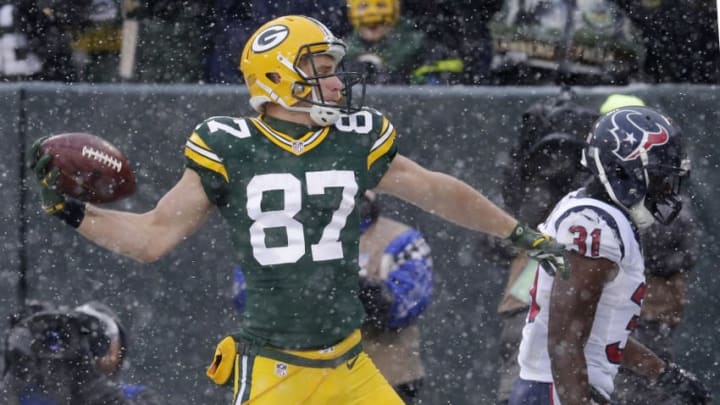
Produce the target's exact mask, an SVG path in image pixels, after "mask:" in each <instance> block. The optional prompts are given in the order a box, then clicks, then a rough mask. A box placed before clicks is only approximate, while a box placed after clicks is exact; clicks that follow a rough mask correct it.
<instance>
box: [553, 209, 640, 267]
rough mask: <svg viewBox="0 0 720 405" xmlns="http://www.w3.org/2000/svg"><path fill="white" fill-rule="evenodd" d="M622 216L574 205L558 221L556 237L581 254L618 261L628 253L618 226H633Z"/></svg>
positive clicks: (592, 257)
mask: <svg viewBox="0 0 720 405" xmlns="http://www.w3.org/2000/svg"><path fill="white" fill-rule="evenodd" d="M623 220H624V218H621V219H617V218H615V217H613V216H612V215H611V214H610V213H608V212H606V211H604V210H603V209H601V208H598V207H593V206H583V207H575V208H573V209H571V210H569V211H567V212H565V214H564V215H562V216H560V217H559V218H558V220H557V221H556V224H555V226H556V230H557V235H556V239H557V240H558V241H559V242H560V243H564V244H566V245H568V246H570V249H571V250H573V251H575V252H577V253H578V254H580V255H582V256H585V257H588V258H591V259H598V258H604V259H607V260H610V261H612V262H614V263H619V262H620V261H621V260H622V259H623V257H624V256H625V244H624V243H623V240H622V233H621V232H620V229H619V226H623V225H626V226H630V225H629V224H628V223H626V222H627V221H626V220H624V222H623Z"/></svg>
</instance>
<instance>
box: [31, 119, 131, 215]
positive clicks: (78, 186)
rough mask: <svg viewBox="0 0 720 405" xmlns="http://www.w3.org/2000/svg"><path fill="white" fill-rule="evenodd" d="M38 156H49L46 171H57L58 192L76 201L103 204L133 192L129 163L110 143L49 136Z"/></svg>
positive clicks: (72, 135)
mask: <svg viewBox="0 0 720 405" xmlns="http://www.w3.org/2000/svg"><path fill="white" fill-rule="evenodd" d="M39 153H40V155H41V156H42V155H45V154H47V155H50V156H51V157H52V159H51V160H50V163H49V164H48V168H47V169H48V171H50V170H52V169H53V168H55V167H57V168H58V169H59V170H60V177H59V178H58V188H59V189H60V192H62V193H63V194H66V195H68V196H70V197H73V198H77V199H78V200H81V201H85V202H89V203H95V204H102V203H109V202H113V201H117V200H120V199H123V198H125V197H127V196H129V195H131V194H132V193H134V192H135V175H134V174H133V171H132V168H131V167H130V162H129V161H128V159H127V158H126V157H125V155H124V154H123V153H122V152H120V150H119V149H118V148H116V147H115V146H113V145H112V144H111V143H110V142H108V141H106V140H104V139H102V138H100V137H98V136H95V135H92V134H88V133H82V132H73V133H64V134H57V135H53V136H50V137H48V138H47V139H45V140H44V141H43V142H42V143H41V144H40V151H39Z"/></svg>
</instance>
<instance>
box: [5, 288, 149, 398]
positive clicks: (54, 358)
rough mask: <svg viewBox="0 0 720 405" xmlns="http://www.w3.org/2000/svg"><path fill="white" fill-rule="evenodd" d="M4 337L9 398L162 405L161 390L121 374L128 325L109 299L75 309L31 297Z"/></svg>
mask: <svg viewBox="0 0 720 405" xmlns="http://www.w3.org/2000/svg"><path fill="white" fill-rule="evenodd" d="M28 309H29V313H27V314H25V315H19V316H17V317H15V318H14V320H13V322H12V324H11V329H10V330H9V331H8V334H7V336H6V339H5V348H6V353H5V363H6V370H5V371H6V372H5V375H4V378H3V387H4V389H3V395H5V397H4V398H3V399H4V400H6V402H4V403H8V404H18V405H66V404H67V405H80V404H82V405H111V404H112V405H125V404H127V405H159V404H161V403H162V402H161V401H160V399H159V397H158V396H157V394H156V393H155V392H154V391H152V390H151V389H149V388H147V387H145V386H143V385H131V384H127V383H124V382H122V381H121V380H120V379H119V373H120V370H121V368H122V364H123V361H124V359H125V357H126V355H127V351H128V341H127V335H126V331H125V328H124V327H123V326H122V324H121V323H120V320H119V319H118V317H117V315H116V314H115V313H114V312H113V311H112V310H111V309H110V308H108V307H107V306H106V305H104V304H102V303H100V302H97V301H91V302H88V303H85V304H83V305H80V306H79V307H77V308H75V309H68V308H66V307H62V306H61V307H54V306H52V305H50V304H48V303H39V302H31V303H30V304H29V305H28Z"/></svg>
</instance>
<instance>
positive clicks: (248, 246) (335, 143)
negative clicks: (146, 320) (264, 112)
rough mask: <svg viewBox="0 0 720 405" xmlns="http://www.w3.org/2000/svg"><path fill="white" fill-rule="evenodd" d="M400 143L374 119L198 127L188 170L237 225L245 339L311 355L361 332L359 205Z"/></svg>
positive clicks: (262, 120)
mask: <svg viewBox="0 0 720 405" xmlns="http://www.w3.org/2000/svg"><path fill="white" fill-rule="evenodd" d="M395 134H396V133H395V129H394V128H393V126H392V124H391V123H390V122H389V121H388V119H387V118H385V117H384V116H383V115H381V114H380V113H378V112H376V111H373V110H362V111H360V112H357V113H355V114H352V115H343V116H341V117H340V119H339V120H338V122H337V123H336V124H335V125H334V126H330V127H314V128H308V127H307V126H303V125H298V124H293V123H290V122H286V121H281V120H278V119H274V118H271V117H268V116H260V117H257V118H232V117H212V118H209V119H207V120H205V121H204V122H202V123H201V124H200V125H198V126H197V127H196V128H195V130H194V132H193V133H192V135H191V136H190V138H189V139H188V140H187V143H186V145H185V157H186V165H187V167H189V168H191V169H193V170H195V171H196V172H197V173H198V174H199V175H200V178H201V180H202V185H203V188H204V190H205V193H206V194H207V196H208V198H209V200H210V201H212V202H213V203H214V204H215V205H216V206H217V207H218V209H219V211H220V213H221V215H222V216H223V218H224V219H225V221H226V223H227V225H228V226H229V231H230V238H231V240H232V244H233V247H234V249H235V251H236V253H237V256H238V260H239V264H240V265H241V267H242V270H243V272H244V273H245V276H246V282H247V305H246V310H245V312H244V313H243V320H242V327H241V330H240V331H239V333H238V334H239V335H240V336H241V337H242V338H244V339H246V340H248V341H250V342H253V343H256V344H262V345H272V346H276V347H282V348H288V349H313V348H321V347H326V346H329V345H332V344H334V343H337V342H338V341H340V340H342V339H343V338H345V337H347V336H348V335H349V334H350V333H351V332H352V331H353V330H355V329H357V328H358V327H360V325H361V323H362V320H363V317H364V310H363V307H362V304H361V302H360V300H359V299H358V270H359V266H358V246H359V238H360V230H359V225H360V216H359V212H358V204H357V202H358V199H359V197H360V196H361V195H362V194H363V193H364V192H365V190H367V189H370V188H373V187H375V186H376V185H377V184H378V182H379V181H380V179H381V178H382V176H383V175H384V174H385V172H386V171H387V169H388V167H389V165H390V162H391V161H392V159H393V158H394V157H395V154H396V153H397V149H396V145H395ZM230 268H231V263H228V269H230Z"/></svg>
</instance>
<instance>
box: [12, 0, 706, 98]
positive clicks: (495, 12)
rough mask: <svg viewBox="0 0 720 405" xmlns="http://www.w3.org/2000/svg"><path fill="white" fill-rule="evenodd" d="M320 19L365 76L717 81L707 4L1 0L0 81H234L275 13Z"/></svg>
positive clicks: (623, 0) (445, 80)
mask: <svg viewBox="0 0 720 405" xmlns="http://www.w3.org/2000/svg"><path fill="white" fill-rule="evenodd" d="M286 14H303V15H308V16H311V17H314V18H316V19H318V20H320V21H321V22H323V23H325V24H326V25H327V26H328V27H329V28H330V29H331V30H332V31H333V33H335V35H337V36H338V37H341V38H343V39H344V40H345V41H346V42H347V43H348V44H349V53H348V56H347V58H346V61H345V64H346V70H361V71H363V72H364V73H365V74H366V77H367V80H368V83H370V84H433V85H443V84H465V85H483V84H495V85H542V84H566V85H624V84H628V83H630V82H645V83H662V82H679V83H718V82H720V67H719V66H720V63H719V62H720V51H719V50H718V31H717V28H718V24H717V21H716V18H717V17H716V15H717V5H716V2H714V1H711V0H699V1H694V2H676V1H670V0H656V1H641V0H600V1H596V0H577V1H566V0H505V1H502V0H489V1H479V0H437V1H434V2H428V1H420V0H404V1H400V0H313V1H312V2H309V1H308V2H305V1H303V2H298V1H283V0H277V1H247V0H246V1H238V0H214V1H198V0H66V1H59V0H16V1H12V2H10V1H8V2H2V1H0V28H1V30H0V39H1V40H0V47H1V48H2V49H0V55H2V56H1V57H0V76H2V77H3V80H4V81H15V80H50V81H62V82H75V81H83V82H95V83H103V82H105V83H107V82H110V83H112V82H141V83H222V84H235V83H241V82H242V75H241V74H240V72H239V70H238V65H239V59H240V54H241V52H242V49H243V46H244V44H245V42H246V40H247V39H248V37H249V36H250V34H251V33H252V32H254V30H255V29H257V28H258V27H259V26H260V25H261V24H262V23H264V22H265V21H268V20H270V19H272V18H275V17H277V16H279V15H286Z"/></svg>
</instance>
